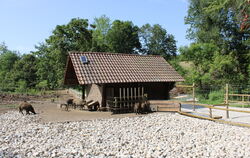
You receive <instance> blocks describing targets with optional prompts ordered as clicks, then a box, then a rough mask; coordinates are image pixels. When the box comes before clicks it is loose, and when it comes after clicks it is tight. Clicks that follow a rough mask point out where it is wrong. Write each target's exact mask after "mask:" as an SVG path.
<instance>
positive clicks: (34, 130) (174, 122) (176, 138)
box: [0, 112, 250, 158]
mask: <svg viewBox="0 0 250 158" xmlns="http://www.w3.org/2000/svg"><path fill="white" fill-rule="evenodd" d="M39 120H40V118H39V115H29V116H23V115H21V114H19V113H18V112H8V113H5V114H2V115H0V125H1V127H0V157H67V158H68V157H69V158H70V157H124V158H130V157H250V150H249V149H250V129H249V128H242V127H236V126H230V125H225V124H219V123H214V122H211V121H206V120H199V119H195V118H189V117H186V116H181V115H179V114H172V113H154V114H149V115H143V116H141V117H131V118H122V119H106V120H93V121H80V122H65V123H43V124H42V123H40V122H39Z"/></svg>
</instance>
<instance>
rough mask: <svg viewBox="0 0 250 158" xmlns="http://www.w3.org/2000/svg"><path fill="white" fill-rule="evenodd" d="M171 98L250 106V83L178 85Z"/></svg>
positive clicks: (203, 102) (204, 102)
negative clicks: (199, 85) (200, 85)
mask: <svg viewBox="0 0 250 158" xmlns="http://www.w3.org/2000/svg"><path fill="white" fill-rule="evenodd" d="M170 94H171V95H170V96H171V100H177V101H185V102H196V103H202V104H224V103H228V104H230V105H232V106H241V105H242V106H244V107H245V106H246V105H247V106H249V107H250V85H232V84H229V85H228V86H227V85H221V86H212V85H205V86H202V87H198V86H195V85H194V86H191V85H181V86H180V85H177V86H176V87H175V88H174V89H173V90H172V91H171V92H170Z"/></svg>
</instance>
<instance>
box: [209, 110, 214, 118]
mask: <svg viewBox="0 0 250 158" xmlns="http://www.w3.org/2000/svg"><path fill="white" fill-rule="evenodd" d="M209 116H210V118H213V115H212V109H211V108H209Z"/></svg>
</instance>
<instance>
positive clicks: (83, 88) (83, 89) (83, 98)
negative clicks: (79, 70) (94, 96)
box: [82, 85, 85, 100]
mask: <svg viewBox="0 0 250 158" xmlns="http://www.w3.org/2000/svg"><path fill="white" fill-rule="evenodd" d="M82 100H85V86H84V85H82Z"/></svg>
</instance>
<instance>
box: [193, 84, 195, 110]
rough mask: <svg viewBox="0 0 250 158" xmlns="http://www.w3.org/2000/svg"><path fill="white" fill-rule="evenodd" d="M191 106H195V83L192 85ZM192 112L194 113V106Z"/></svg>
mask: <svg viewBox="0 0 250 158" xmlns="http://www.w3.org/2000/svg"><path fill="white" fill-rule="evenodd" d="M193 104H195V83H193ZM193 111H195V105H193Z"/></svg>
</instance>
